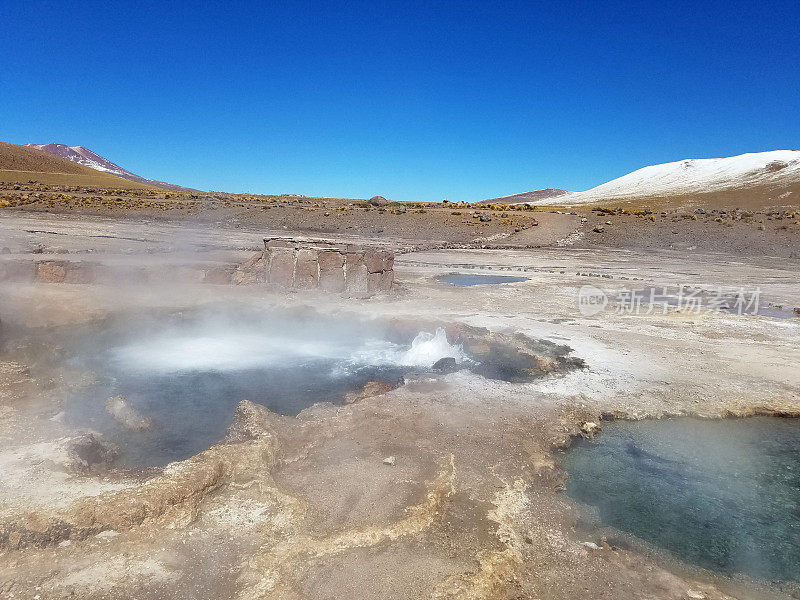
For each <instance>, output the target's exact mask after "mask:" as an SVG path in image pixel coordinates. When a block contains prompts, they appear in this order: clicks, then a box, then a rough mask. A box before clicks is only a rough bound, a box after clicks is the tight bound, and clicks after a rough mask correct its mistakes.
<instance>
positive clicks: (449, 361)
mask: <svg viewBox="0 0 800 600" xmlns="http://www.w3.org/2000/svg"><path fill="white" fill-rule="evenodd" d="M431 368H432V369H433V370H434V371H439V372H440V373H452V372H453V371H456V370H458V365H457V364H456V359H455V358H453V357H452V356H445V357H444V358H440V359H439V360H437V361H436V362H435V363H433V366H432V367H431Z"/></svg>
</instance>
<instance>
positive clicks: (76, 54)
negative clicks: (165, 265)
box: [0, 0, 800, 201]
mask: <svg viewBox="0 0 800 600" xmlns="http://www.w3.org/2000/svg"><path fill="white" fill-rule="evenodd" d="M165 5H169V6H165ZM798 31H800V3H798V2H797V1H796V0H795V1H786V2H735V1H727V2H712V1H708V2H696V1H695V2H658V3H650V2H639V3H637V2H618V3H617V2H613V1H608V2H581V1H580V0H573V1H570V2H563V3H560V2H542V3H536V2H518V3H517V2H485V3H472V2H458V3H449V2H431V1H428V2H419V3H417V2H374V1H370V2H346V3H344V2H342V3H336V2H314V3H312V2H281V3H274V4H272V3H267V2H252V3H238V2H220V3H199V2H197V3H196V2H192V3H189V2H186V3H181V2H172V3H162V2H153V3H144V2H141V3H137V2H133V3H132V2H126V3H121V2H120V3H114V2H102V3H99V2H91V1H85V2H80V3H72V2H36V1H30V2H13V1H8V2H3V3H0V57H2V63H1V64H0V140H3V141H8V142H13V143H25V142H29V141H30V142H36V143H48V142H63V143H66V144H69V145H83V146H86V147H88V148H91V149H92V150H94V151H95V152H97V153H98V154H101V155H103V156H106V157H107V158H109V159H111V160H113V161H114V162H117V163H118V164H120V165H121V166H123V167H125V168H127V169H129V170H131V171H133V172H135V173H139V174H141V175H144V176H147V177H153V178H156V179H163V180H166V181H170V182H175V183H179V184H183V185H189V186H193V187H198V188H201V189H213V190H224V191H234V192H248V191H249V192H256V193H299V194H307V195H326V196H345V197H370V196H373V195H376V194H380V195H384V196H386V197H388V198H391V199H395V200H429V201H430V200H441V199H443V198H448V199H449V200H451V201H459V200H467V201H472V200H480V199H483V198H487V197H494V196H501V195H506V194H512V193H516V192H521V191H526V190H531V189H537V188H543V187H561V188H566V189H571V190H582V189H586V188H589V187H592V186H595V185H598V184H600V183H603V182H604V181H607V180H609V179H612V178H614V177H618V176H620V175H623V174H625V173H627V172H629V171H632V170H634V169H637V168H639V167H642V166H645V165H648V164H654V163H659V162H667V161H672V160H679V159H682V158H702V157H715V156H729V155H733V154H741V153H743V152H757V151H764V150H775V149H785V148H798V147H800V45H798V38H797V36H798Z"/></svg>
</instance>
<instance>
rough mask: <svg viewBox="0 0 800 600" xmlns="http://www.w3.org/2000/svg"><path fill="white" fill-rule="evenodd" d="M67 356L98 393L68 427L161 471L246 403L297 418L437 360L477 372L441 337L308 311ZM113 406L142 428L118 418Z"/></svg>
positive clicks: (110, 343)
mask: <svg viewBox="0 0 800 600" xmlns="http://www.w3.org/2000/svg"><path fill="white" fill-rule="evenodd" d="M69 355H70V356H71V358H70V359H69V363H70V366H71V367H72V368H74V369H78V370H80V371H87V372H91V373H93V374H94V375H95V377H96V379H97V382H96V383H95V384H94V385H92V386H90V387H88V388H85V389H81V390H80V391H79V393H75V394H72V395H71V396H70V397H69V398H66V399H65V419H66V421H67V423H68V424H69V425H71V426H74V427H76V428H89V429H92V430H95V431H98V432H100V433H101V434H103V435H105V436H106V437H107V438H108V439H109V440H110V441H111V442H113V443H114V444H116V445H117V446H118V447H119V448H120V462H121V464H123V465H128V466H159V465H164V464H167V463H169V462H171V461H174V460H180V459H185V458H187V457H189V456H192V455H194V454H196V453H197V452H200V451H202V450H204V449H206V448H208V447H209V446H211V445H213V444H215V443H216V442H218V441H219V440H220V439H221V438H222V437H223V436H224V433H225V431H226V429H227V428H228V426H229V425H230V422H231V419H232V417H233V413H234V410H235V408H236V405H237V404H238V403H239V402H240V401H242V400H245V399H246V400H251V401H253V402H257V403H259V404H263V405H264V406H266V407H268V408H269V409H270V410H272V411H274V412H277V413H280V414H284V415H296V414H297V413H299V412H300V411H301V410H303V409H304V408H307V407H309V406H311V405H312V404H314V403H317V402H333V403H341V402H342V401H343V398H344V396H345V394H346V393H347V392H350V391H358V390H360V389H361V388H362V387H363V386H364V384H366V383H367V382H369V381H371V380H381V381H386V382H389V383H393V382H397V381H398V380H399V379H402V378H403V377H404V376H405V375H409V374H412V373H414V372H419V371H430V369H431V367H432V365H433V364H434V363H435V362H436V361H437V360H438V359H440V358H444V357H453V358H455V359H456V361H457V362H458V364H459V365H460V366H461V367H464V366H470V365H477V364H478V363H477V362H476V361H473V360H472V359H470V358H469V357H468V356H467V354H466V353H465V352H464V350H463V349H462V347H461V345H459V344H451V343H449V342H448V340H447V336H446V334H445V332H444V330H443V329H441V328H439V329H436V328H431V329H430V330H429V331H418V332H417V334H416V335H414V336H413V337H411V338H409V339H398V338H397V336H396V335H395V336H392V335H389V333H388V332H387V331H386V330H385V329H384V328H383V327H382V326H380V325H379V324H376V323H372V322H369V321H361V320H358V319H355V318H331V317H322V316H320V315H318V314H316V313H302V312H301V313H291V312H287V313H272V314H260V313H257V314H253V313H248V314H236V315H231V314H210V315H200V316H198V315H194V316H177V317H175V316H173V317H170V318H158V317H156V318H140V319H136V320H131V319H124V320H122V321H120V322H116V323H113V324H109V325H105V326H103V327H100V328H98V329H94V330H92V331H89V332H86V333H85V334H84V335H82V336H78V337H77V338H76V339H73V340H72V341H71V344H70V349H69ZM116 396H122V397H123V398H124V400H123V402H124V403H125V404H126V406H129V407H131V408H132V409H133V410H134V411H135V412H136V414H137V415H139V416H142V417H144V418H146V419H147V421H148V422H147V426H144V427H133V428H132V427H131V426H130V423H127V424H126V423H124V422H121V421H120V418H119V415H116V416H115V415H113V414H112V412H113V411H111V410H109V408H108V402H109V398H111V397H116ZM126 410H127V409H126ZM136 418H138V416H137V417H136Z"/></svg>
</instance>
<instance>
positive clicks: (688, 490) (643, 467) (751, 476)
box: [564, 417, 800, 581]
mask: <svg viewBox="0 0 800 600" xmlns="http://www.w3.org/2000/svg"><path fill="white" fill-rule="evenodd" d="M564 464H565V467H566V468H567V470H568V472H569V479H568V482H567V493H568V494H569V495H570V496H571V497H573V498H575V499H576V500H579V501H580V502H582V503H585V504H589V505H592V506H595V507H596V508H597V510H598V511H599V516H600V519H601V520H602V521H603V522H604V523H606V524H608V525H611V526H613V527H615V528H616V529H619V530H621V531H625V532H629V533H632V534H633V535H635V536H637V537H638V538H640V539H642V540H645V541H647V542H649V543H651V544H653V545H656V546H659V547H661V548H664V549H666V550H669V551H671V552H672V553H673V554H675V555H676V556H677V557H678V558H680V559H682V560H684V561H687V562H690V563H694V564H697V565H699V566H701V567H705V568H708V569H712V570H716V571H720V572H722V573H725V574H732V573H735V572H740V573H746V574H748V575H752V576H755V577H759V578H762V579H767V580H792V581H800V420H795V419H778V418H768V417H753V418H747V419H738V420H731V419H726V420H700V419H689V418H681V419H668V420H661V421H650V420H648V421H637V422H613V423H609V424H606V425H605V426H604V428H603V431H602V433H600V434H599V436H598V437H596V438H595V439H594V440H592V441H582V442H580V443H578V444H577V445H576V446H574V447H573V448H571V449H570V450H568V451H567V452H566V453H565V455H564Z"/></svg>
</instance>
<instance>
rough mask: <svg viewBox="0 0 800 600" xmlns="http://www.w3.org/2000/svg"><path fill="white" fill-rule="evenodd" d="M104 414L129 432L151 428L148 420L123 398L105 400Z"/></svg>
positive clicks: (151, 423) (150, 422) (114, 397)
mask: <svg viewBox="0 0 800 600" xmlns="http://www.w3.org/2000/svg"><path fill="white" fill-rule="evenodd" d="M106 412H107V413H108V414H110V415H111V416H112V417H114V419H115V420H116V421H117V422H118V423H120V424H121V425H122V426H123V427H125V429H129V430H130V431H145V430H147V429H150V427H152V426H153V422H152V421H151V420H150V418H149V417H145V416H144V415H143V414H142V413H140V412H139V411H138V410H136V408H134V407H133V406H132V405H131V403H130V402H128V399H127V398H125V397H124V396H112V397H111V398H109V399H108V400H106Z"/></svg>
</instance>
